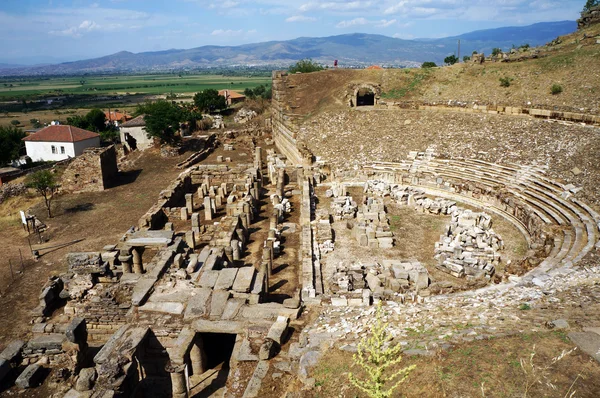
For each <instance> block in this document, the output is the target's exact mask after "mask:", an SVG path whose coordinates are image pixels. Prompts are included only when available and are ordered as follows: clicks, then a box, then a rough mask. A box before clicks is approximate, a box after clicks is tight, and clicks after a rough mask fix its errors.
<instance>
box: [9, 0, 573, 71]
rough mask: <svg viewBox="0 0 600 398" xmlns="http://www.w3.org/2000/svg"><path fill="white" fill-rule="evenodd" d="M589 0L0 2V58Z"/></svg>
mask: <svg viewBox="0 0 600 398" xmlns="http://www.w3.org/2000/svg"><path fill="white" fill-rule="evenodd" d="M584 3H585V1H584V0H580V1H570V0H562V1H554V0H534V1H522V0H496V1H495V0H471V1H469V0H420V1H417V0H364V1H363V0H351V1H339V0H294V1H287V0H255V1H247V0H219V1H212V0H168V1H158V0H0V37H2V45H1V47H0V48H2V52H1V53H0V62H5V63H36V62H60V61H71V60H77V59H84V58H92V57H98V56H102V55H108V54H113V53H115V52H118V51H122V50H126V51H131V52H143V51H158V50H167V49H171V48H192V47H199V46H203V45H207V44H214V45H237V44H244V43H254V42H261V41H268V40H285V39H292V38H296V37H299V36H331V35H338V34H344V33H353V32H364V33H377V34H383V35H387V36H393V37H397V38H403V39H412V38H422V37H429V38H435V37H445V36H452V35H457V34H461V33H465V32H470V31H473V30H478V29H487V28H495V27H500V26H514V25H529V24H532V23H535V22H543V21H561V20H574V19H576V18H578V16H579V11H580V10H581V9H582V8H583V5H584Z"/></svg>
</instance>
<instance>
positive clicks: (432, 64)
mask: <svg viewBox="0 0 600 398" xmlns="http://www.w3.org/2000/svg"><path fill="white" fill-rule="evenodd" d="M435 67H437V65H436V63H435V62H423V65H421V68H435Z"/></svg>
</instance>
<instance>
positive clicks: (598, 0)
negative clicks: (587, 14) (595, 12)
mask: <svg viewBox="0 0 600 398" xmlns="http://www.w3.org/2000/svg"><path fill="white" fill-rule="evenodd" d="M597 5H600V0H587V1H586V2H585V5H584V6H583V11H589V10H591V9H592V8H593V7H596V6H597Z"/></svg>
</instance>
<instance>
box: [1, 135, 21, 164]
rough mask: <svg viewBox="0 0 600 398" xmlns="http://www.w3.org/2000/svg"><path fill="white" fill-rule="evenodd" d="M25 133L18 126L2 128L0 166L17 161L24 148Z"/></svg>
mask: <svg viewBox="0 0 600 398" xmlns="http://www.w3.org/2000/svg"><path fill="white" fill-rule="evenodd" d="M23 138H25V133H24V132H23V130H21V129H20V128H17V127H16V126H0V166H2V165H3V164H6V163H8V162H10V161H11V160H14V159H17V158H18V157H19V155H20V153H21V149H22V148H23V146H24V145H23V141H22V139H23Z"/></svg>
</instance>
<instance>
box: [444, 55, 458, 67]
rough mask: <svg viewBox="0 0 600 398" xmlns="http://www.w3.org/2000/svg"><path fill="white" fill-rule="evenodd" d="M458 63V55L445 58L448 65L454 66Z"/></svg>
mask: <svg viewBox="0 0 600 398" xmlns="http://www.w3.org/2000/svg"><path fill="white" fill-rule="evenodd" d="M457 62H458V57H457V56H456V55H450V56H447V57H446V58H444V63H445V64H446V65H454V64H455V63H457Z"/></svg>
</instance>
